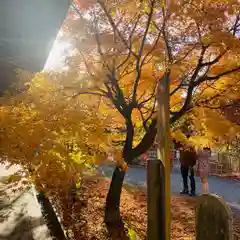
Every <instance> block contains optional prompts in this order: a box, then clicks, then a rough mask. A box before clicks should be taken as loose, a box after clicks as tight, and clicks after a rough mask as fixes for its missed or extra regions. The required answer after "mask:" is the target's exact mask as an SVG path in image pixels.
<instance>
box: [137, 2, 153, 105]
mask: <svg viewBox="0 0 240 240" xmlns="http://www.w3.org/2000/svg"><path fill="white" fill-rule="evenodd" d="M154 5H155V0H152V1H151V6H150V13H149V14H148V19H147V23H146V26H145V31H144V34H143V38H142V42H141V45H140V48H139V51H138V56H137V61H136V71H137V76H136V79H135V83H134V87H133V102H136V95H137V88H138V83H139V80H140V77H141V57H142V52H143V47H144V44H145V41H146V37H147V34H148V30H149V27H150V23H151V21H152V15H153V11H154Z"/></svg>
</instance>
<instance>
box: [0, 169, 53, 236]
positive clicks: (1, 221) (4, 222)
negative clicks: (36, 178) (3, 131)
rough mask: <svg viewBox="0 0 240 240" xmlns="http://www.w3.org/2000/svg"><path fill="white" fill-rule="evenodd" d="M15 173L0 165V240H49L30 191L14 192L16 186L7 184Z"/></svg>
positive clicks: (38, 208)
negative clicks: (9, 177)
mask: <svg viewBox="0 0 240 240" xmlns="http://www.w3.org/2000/svg"><path fill="white" fill-rule="evenodd" d="M15 171H17V168H14V167H11V168H10V169H5V167H4V166H3V165H0V240H51V237H50V235H49V232H48V229H47V227H46V225H45V224H44V221H43V218H42V214H41V211H40V207H39V205H38V203H37V201H36V199H35V197H34V196H33V193H32V191H31V190H29V189H26V188H25V189H23V190H22V191H17V192H14V188H16V187H17V186H16V185H17V184H16V183H11V184H9V183H8V182H7V177H8V176H9V175H10V174H12V173H14V172H15Z"/></svg>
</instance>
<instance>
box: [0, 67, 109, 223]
mask: <svg viewBox="0 0 240 240" xmlns="http://www.w3.org/2000/svg"><path fill="white" fill-rule="evenodd" d="M18 77H19V79H20V81H18V83H17V84H16V85H15V86H14V87H13V91H11V93H6V94H5V95H4V96H3V97H1V98H0V102H1V107H0V120H1V128H0V129H1V132H0V138H1V141H0V152H1V163H3V162H6V163H10V164H17V165H19V166H20V167H21V169H20V171H21V172H22V173H24V175H22V174H21V176H24V179H25V181H24V182H25V183H26V184H29V183H30V184H34V185H35V187H36V189H37V191H38V192H39V193H43V194H44V196H46V197H48V198H49V199H50V200H51V201H52V202H53V203H54V207H55V208H56V209H57V210H58V214H59V215H60V216H61V220H62V221H63V223H64V226H65V227H66V226H68V225H69V224H71V222H69V220H68V219H69V216H70V214H71V211H70V210H71V209H72V205H73V203H74V202H73V201H74V198H76V196H75V195H74V194H76V191H75V190H76V189H77V188H78V187H79V186H80V185H81V178H82V170H83V169H85V168H86V167H91V166H92V165H93V163H94V164H96V163H97V161H98V159H99V156H102V155H104V153H105V152H106V149H107V148H108V139H109V136H108V135H107V134H106V133H105V129H104V127H105V124H107V123H108V122H109V120H108V119H106V118H105V117H104V116H103V115H101V116H98V114H97V113H94V112H91V110H90V108H88V106H87V105H85V104H84V103H82V102H79V99H73V98H69V96H67V95H66V94H65V93H63V92H62V91H59V90H60V89H59V85H58V84H56V83H54V82H49V81H48V80H47V79H46V78H45V73H38V74H36V75H35V76H34V77H33V76H32V75H31V74H28V73H26V72H23V71H19V72H18Z"/></svg>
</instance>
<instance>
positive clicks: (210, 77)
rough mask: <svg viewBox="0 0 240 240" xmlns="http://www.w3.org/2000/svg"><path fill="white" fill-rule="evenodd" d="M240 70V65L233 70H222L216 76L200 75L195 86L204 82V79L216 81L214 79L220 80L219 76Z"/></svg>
mask: <svg viewBox="0 0 240 240" xmlns="http://www.w3.org/2000/svg"><path fill="white" fill-rule="evenodd" d="M238 71H240V66H238V67H236V68H233V69H231V70H228V71H225V72H222V73H220V74H218V75H216V76H207V75H206V76H202V77H200V78H199V79H198V80H197V81H195V82H194V86H198V85H199V84H201V83H202V82H204V81H207V80H210V81H214V80H218V79H219V78H221V77H223V76H225V75H228V74H231V73H235V72H238Z"/></svg>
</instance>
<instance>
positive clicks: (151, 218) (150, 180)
mask: <svg viewBox="0 0 240 240" xmlns="http://www.w3.org/2000/svg"><path fill="white" fill-rule="evenodd" d="M149 153H150V154H149V159H148V161H147V193H148V202H147V209H148V225H147V239H148V240H164V239H165V235H166V234H165V229H166V226H165V201H164V199H165V184H164V181H165V173H164V166H163V163H162V162H161V161H159V159H157V152H156V149H152V150H150V151H149Z"/></svg>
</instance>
